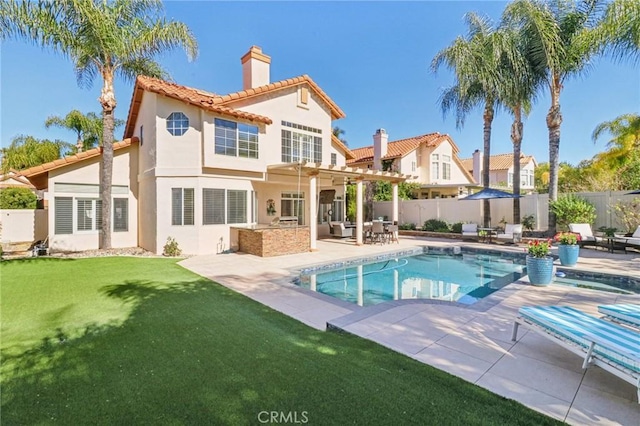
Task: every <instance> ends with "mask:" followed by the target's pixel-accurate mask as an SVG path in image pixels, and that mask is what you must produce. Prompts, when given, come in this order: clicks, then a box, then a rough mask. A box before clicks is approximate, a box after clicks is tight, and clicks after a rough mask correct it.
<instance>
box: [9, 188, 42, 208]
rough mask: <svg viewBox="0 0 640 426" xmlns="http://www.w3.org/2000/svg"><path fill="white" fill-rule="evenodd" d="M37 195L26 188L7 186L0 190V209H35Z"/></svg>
mask: <svg viewBox="0 0 640 426" xmlns="http://www.w3.org/2000/svg"><path fill="white" fill-rule="evenodd" d="M37 202H38V197H36V194H34V193H33V192H32V191H31V190H30V189H28V188H7V189H3V190H2V191H0V209H35V208H36V203H37Z"/></svg>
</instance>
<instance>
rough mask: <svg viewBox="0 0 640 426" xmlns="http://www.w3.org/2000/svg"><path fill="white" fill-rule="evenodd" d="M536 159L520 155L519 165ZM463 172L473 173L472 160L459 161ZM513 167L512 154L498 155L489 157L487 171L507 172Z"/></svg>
mask: <svg viewBox="0 0 640 426" xmlns="http://www.w3.org/2000/svg"><path fill="white" fill-rule="evenodd" d="M530 161H533V162H534V164H535V161H536V159H535V158H533V156H532V155H524V154H520V165H521V166H525V165H527V164H529V162H530ZM460 162H461V163H462V165H463V167H464V169H465V170H468V171H470V172H472V171H473V158H465V159H462V160H460ZM512 165H513V153H510V154H498V155H492V156H491V157H489V170H508V169H509V168H510V167H511V166H512Z"/></svg>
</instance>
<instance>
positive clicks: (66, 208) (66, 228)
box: [54, 197, 73, 235]
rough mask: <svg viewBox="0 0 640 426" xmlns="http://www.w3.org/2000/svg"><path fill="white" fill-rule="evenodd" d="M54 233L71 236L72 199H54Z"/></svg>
mask: <svg viewBox="0 0 640 426" xmlns="http://www.w3.org/2000/svg"><path fill="white" fill-rule="evenodd" d="M54 206H55V217H54V233H55V234H56V235H64V234H73V198H72V197H55V200H54Z"/></svg>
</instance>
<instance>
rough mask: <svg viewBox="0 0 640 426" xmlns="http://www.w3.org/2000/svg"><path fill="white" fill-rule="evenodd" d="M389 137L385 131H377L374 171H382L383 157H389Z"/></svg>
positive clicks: (374, 145)
mask: <svg viewBox="0 0 640 426" xmlns="http://www.w3.org/2000/svg"><path fill="white" fill-rule="evenodd" d="M388 141H389V135H388V134H387V131H386V130H384V129H378V130H376V134H375V135H373V169H374V170H382V157H384V156H385V155H387V142H388Z"/></svg>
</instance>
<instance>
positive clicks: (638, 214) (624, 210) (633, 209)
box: [613, 197, 640, 232]
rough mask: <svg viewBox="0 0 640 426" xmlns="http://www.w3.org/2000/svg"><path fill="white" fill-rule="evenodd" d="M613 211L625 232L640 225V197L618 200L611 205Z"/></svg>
mask: <svg viewBox="0 0 640 426" xmlns="http://www.w3.org/2000/svg"><path fill="white" fill-rule="evenodd" d="M613 213H614V214H615V215H616V217H617V218H618V221H619V222H620V223H622V224H623V225H624V227H625V229H626V230H627V232H633V231H635V230H636V228H637V227H638V226H640V197H636V198H634V199H633V200H631V201H619V202H617V203H615V204H614V205H613Z"/></svg>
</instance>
